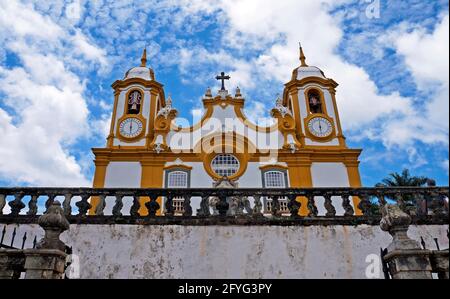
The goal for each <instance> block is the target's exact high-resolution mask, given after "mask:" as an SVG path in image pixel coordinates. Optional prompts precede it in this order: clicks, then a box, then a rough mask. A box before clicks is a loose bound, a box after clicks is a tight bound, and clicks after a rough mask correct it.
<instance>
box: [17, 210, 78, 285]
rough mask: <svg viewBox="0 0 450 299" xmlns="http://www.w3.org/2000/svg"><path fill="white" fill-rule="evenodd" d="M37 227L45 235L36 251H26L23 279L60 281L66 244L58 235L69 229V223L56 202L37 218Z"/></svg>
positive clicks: (65, 255) (63, 267)
mask: <svg viewBox="0 0 450 299" xmlns="http://www.w3.org/2000/svg"><path fill="white" fill-rule="evenodd" d="M38 223H39V225H40V226H41V227H42V228H43V229H44V231H45V235H44V237H43V238H42V239H41V240H40V241H39V243H38V244H37V245H36V249H26V250H24V251H23V253H24V255H25V266H24V268H25V279H62V278H63V277H64V270H65V264H66V258H67V254H66V247H67V246H66V244H64V242H62V241H61V240H60V238H59V237H60V235H61V233H63V232H64V231H66V230H68V229H69V222H68V221H67V219H66V217H65V216H64V211H63V209H62V208H61V204H60V203H59V202H58V201H54V202H53V203H52V204H51V206H49V207H48V209H47V212H46V213H45V214H44V215H42V216H41V217H39V220H38Z"/></svg>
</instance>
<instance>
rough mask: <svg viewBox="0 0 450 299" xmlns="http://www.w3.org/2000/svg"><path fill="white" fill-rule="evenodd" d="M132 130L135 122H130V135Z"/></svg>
mask: <svg viewBox="0 0 450 299" xmlns="http://www.w3.org/2000/svg"><path fill="white" fill-rule="evenodd" d="M132 129H133V122H131V121H130V134H131V130H132Z"/></svg>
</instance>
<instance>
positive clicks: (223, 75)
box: [216, 72, 230, 90]
mask: <svg viewBox="0 0 450 299" xmlns="http://www.w3.org/2000/svg"><path fill="white" fill-rule="evenodd" d="M216 80H221V81H222V88H221V89H220V90H225V80H230V76H225V72H221V73H220V76H217V77H216Z"/></svg>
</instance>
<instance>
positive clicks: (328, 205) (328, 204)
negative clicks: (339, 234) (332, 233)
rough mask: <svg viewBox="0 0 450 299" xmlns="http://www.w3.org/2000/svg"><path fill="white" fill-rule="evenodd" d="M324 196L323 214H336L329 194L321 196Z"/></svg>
mask: <svg viewBox="0 0 450 299" xmlns="http://www.w3.org/2000/svg"><path fill="white" fill-rule="evenodd" d="M323 197H324V198H325V203H324V206H325V209H326V210H327V213H326V214H325V216H327V217H334V216H336V209H335V208H334V206H333V201H332V200H331V194H328V193H327V194H325V195H324V196H323Z"/></svg>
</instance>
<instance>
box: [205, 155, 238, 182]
mask: <svg viewBox="0 0 450 299" xmlns="http://www.w3.org/2000/svg"><path fill="white" fill-rule="evenodd" d="M239 167H240V164H239V160H238V159H237V158H236V157H235V156H233V155H230V154H223V155H217V156H216V157H215V158H214V159H213V160H212V161H211V168H212V170H213V171H214V172H215V173H216V174H217V175H218V176H220V177H231V176H233V175H235V174H236V173H237V172H238V171H239Z"/></svg>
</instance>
